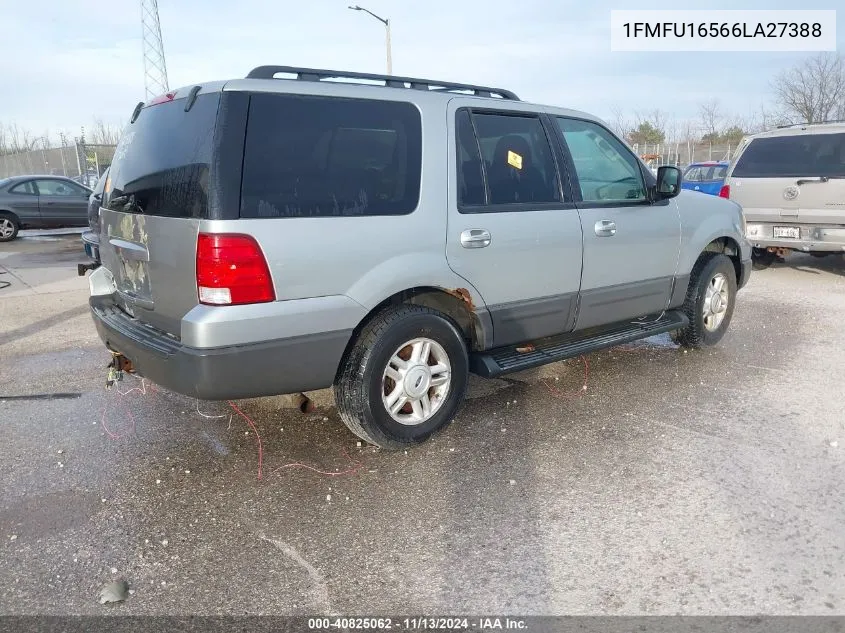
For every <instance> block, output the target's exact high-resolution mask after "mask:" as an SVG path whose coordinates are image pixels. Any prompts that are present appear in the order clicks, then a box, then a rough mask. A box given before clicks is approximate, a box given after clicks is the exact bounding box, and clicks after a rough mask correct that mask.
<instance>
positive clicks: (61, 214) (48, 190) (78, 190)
mask: <svg viewBox="0 0 845 633" xmlns="http://www.w3.org/2000/svg"><path fill="white" fill-rule="evenodd" d="M35 187H36V189H37V190H38V206H39V209H40V212H41V219H42V220H43V221H44V223H45V224H50V225H54V226H85V225H86V224H87V223H88V196H90V195H91V190H90V189H86V188H85V187H83V186H82V185H78V184H76V183H75V182H73V181H71V180H62V179H58V178H38V179H36V180H35Z"/></svg>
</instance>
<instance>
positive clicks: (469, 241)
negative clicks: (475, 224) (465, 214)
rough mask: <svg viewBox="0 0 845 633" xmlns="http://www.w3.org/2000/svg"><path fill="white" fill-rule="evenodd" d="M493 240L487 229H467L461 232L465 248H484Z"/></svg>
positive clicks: (462, 244) (462, 243)
mask: <svg viewBox="0 0 845 633" xmlns="http://www.w3.org/2000/svg"><path fill="white" fill-rule="evenodd" d="M492 240H493V238H492V237H491V236H490V231H488V230H487V229H467V230H466V231H463V232H462V233H461V246H463V247H464V248H484V247H485V246H490V242H491V241H492Z"/></svg>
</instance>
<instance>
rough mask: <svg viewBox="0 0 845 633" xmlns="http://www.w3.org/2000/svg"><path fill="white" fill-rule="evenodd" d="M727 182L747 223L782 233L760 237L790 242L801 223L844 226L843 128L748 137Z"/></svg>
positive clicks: (795, 235)
mask: <svg viewBox="0 0 845 633" xmlns="http://www.w3.org/2000/svg"><path fill="white" fill-rule="evenodd" d="M728 184H729V185H730V187H731V191H730V197H731V199H732V200H735V201H736V202H738V203H739V204H740V205H741V206H742V208H743V211H744V213H745V217H746V219H747V221H748V222H749V223H754V222H766V223H775V224H778V225H779V226H780V225H783V226H782V227H780V228H781V229H782V234H781V235H776V236H775V235H773V234H769V235H765V236H761V237H767V238H774V239H778V240H780V239H790V237H791V236H790V235H789V234H788V232H789V230H790V229H791V227H792V226H796V225H800V224H801V223H812V224H839V225H841V224H845V204H844V203H843V200H845V195H844V194H845V130H843V131H839V132H835V133H833V132H826V131H825V130H824V129H817V128H814V129H810V130H802V131H800V132H798V133H793V134H787V135H781V136H770V137H758V138H754V139H751V141H750V142H749V143H748V144H747V145H746V147H745V148H744V150H743V151H742V152H741V153H740V155H739V156H738V157H737V159H736V163H735V164H734V167H733V169H732V171H731V174H730V178H729V182H728ZM767 230H768V229H767ZM769 232H770V231H769ZM770 233H771V232H770ZM792 236H794V237H798V235H797V234H795V233H793V234H792Z"/></svg>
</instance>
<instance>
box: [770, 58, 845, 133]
mask: <svg viewBox="0 0 845 633" xmlns="http://www.w3.org/2000/svg"><path fill="white" fill-rule="evenodd" d="M772 87H773V89H774V92H775V95H776V97H777V100H778V103H779V104H780V105H781V106H782V107H783V108H784V110H785V111H786V113H787V115H788V116H790V118H792V119H793V121H796V122H801V123H818V122H820V121H826V120H829V119H832V118H835V117H837V116H839V115H840V114H843V113H845V59H843V57H842V56H841V55H838V54H836V53H820V54H819V55H816V56H815V57H812V58H810V59H808V60H807V61H805V62H804V63H803V64H800V65H798V66H795V67H793V68H790V69H788V70H785V71H783V72H781V73H780V74H778V76H777V77H776V78H775V80H774V83H773V86H772Z"/></svg>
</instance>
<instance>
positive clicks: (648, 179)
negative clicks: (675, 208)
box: [548, 113, 669, 209]
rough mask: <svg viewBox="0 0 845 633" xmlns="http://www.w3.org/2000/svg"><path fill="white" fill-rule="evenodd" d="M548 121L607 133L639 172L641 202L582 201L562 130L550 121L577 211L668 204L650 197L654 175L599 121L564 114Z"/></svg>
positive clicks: (665, 200) (555, 115) (570, 154)
mask: <svg viewBox="0 0 845 633" xmlns="http://www.w3.org/2000/svg"><path fill="white" fill-rule="evenodd" d="M548 116H549V118H550V119H569V120H571V121H582V122H584V123H589V124H591V125H595V126H596V127H599V128H601V129H602V130H604V131H605V132H607V133H608V134H609V135H610V136H612V137H613V138H615V139H616V140H617V141H618V142H619V143H620V144H621V145H622V148H623V151H625V152H627V153H628V155H629V156H631V157H632V158H633V159H634V162H635V163H636V164H637V165H638V167H639V171H640V178H641V179H642V183H643V190H644V191H645V198H644V199H642V200H631V201H630V202H629V201H626V200H606V201H604V200H603V201H598V200H592V201H590V200H584V199H583V196H582V194H581V183H580V180H579V179H578V172H577V170H576V169H575V160H574V159H573V158H572V152H571V151H570V149H569V144H568V143H567V142H566V138H565V137H564V136H563V130H561V129H560V125H558V123H557V121H552V127H553V128H554V132H555V135H556V137H557V139H558V143H559V144H560V148H561V152H563V154H564V160H565V162H566V166H567V171H569V178H570V186H571V188H572V199H573V200H574V201H575V206H576V207H577V208H579V209H608V208H622V207H646V206H654V205H658V206H665V205H668V204H669V199H661V200H657V201H655V200H654V199H653V196H652V195H651V193H650V192H651V190H652V189H653V188H654V187H655V186H656V184H657V180H656V179H655V178H654V175H653V174H652V173H651V171H649V170H648V168H647V167H646V166H645V164H644V163H643V161H642V160H641V159H640V157H639V156H637V155H636V154H635V153H634V151H633V150H632V149H631V148H630V147H628V144H627V143H626V142H625V141H623V140H622V139H621V138H619V136H617V135H616V134H614V133H613V131H612V130H611V129H610V128H608V127H607V126H606V125H604V124H602V123H601V122H599V121H595V120H593V119H587V118H584V117H578V116H570V115H566V114H556V113H555V114H549V115H548Z"/></svg>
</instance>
